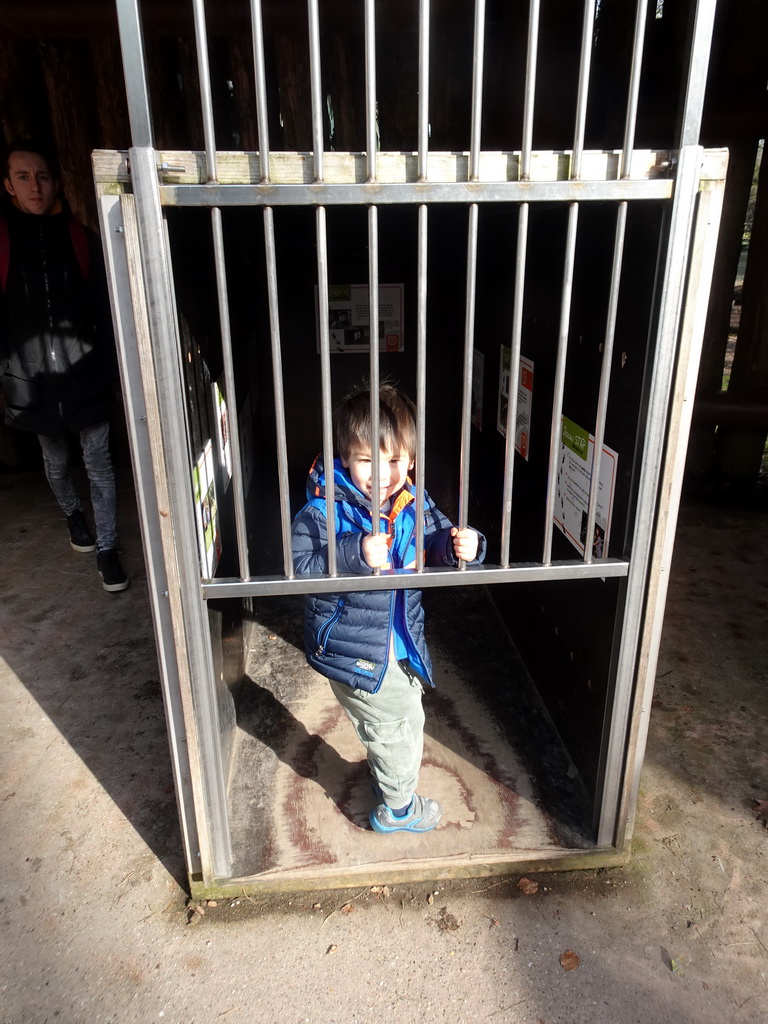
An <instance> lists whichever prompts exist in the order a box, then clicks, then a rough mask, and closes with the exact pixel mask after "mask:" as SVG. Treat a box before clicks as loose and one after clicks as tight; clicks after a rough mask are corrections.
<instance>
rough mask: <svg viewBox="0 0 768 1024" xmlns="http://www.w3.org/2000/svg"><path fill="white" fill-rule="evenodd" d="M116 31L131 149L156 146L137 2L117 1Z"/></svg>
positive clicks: (136, 0)
mask: <svg viewBox="0 0 768 1024" xmlns="http://www.w3.org/2000/svg"><path fill="white" fill-rule="evenodd" d="M117 27H118V31H119V33H120V50H121V52H122V55H123V74H124V76H125V95H126V100H127V101H128V120H129V122H130V125H131V140H132V142H133V145H134V146H139V147H142V148H144V147H150V148H153V147H154V145H155V140H154V134H153V132H152V113H151V111H150V106H149V88H148V86H147V72H146V67H147V63H146V59H145V57H144V36H143V33H142V30H141V11H140V9H139V0H117Z"/></svg>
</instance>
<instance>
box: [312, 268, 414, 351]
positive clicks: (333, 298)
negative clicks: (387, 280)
mask: <svg viewBox="0 0 768 1024" xmlns="http://www.w3.org/2000/svg"><path fill="white" fill-rule="evenodd" d="M318 302H319V300H318V289H317V285H315V316H316V323H317V351H318V352H319V351H320V318H319V309H318ZM370 322H371V313H370V308H369V296H368V285H367V284H332V285H329V287H328V328H329V332H330V347H331V352H368V351H369V349H370V342H371V328H370ZM403 347H404V346H403V285H401V284H380V285H379V351H380V352H402V351H403Z"/></svg>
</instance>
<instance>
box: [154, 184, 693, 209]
mask: <svg viewBox="0 0 768 1024" xmlns="http://www.w3.org/2000/svg"><path fill="white" fill-rule="evenodd" d="M673 185H674V183H673V182H672V181H670V180H667V179H657V180H654V181H628V180H626V181H497V182H490V181H489V182H479V181H452V182H433V181H430V182H413V183H411V182H408V183H404V184H379V183H374V182H365V183H364V184H355V185H339V184H332V185H328V184H321V183H317V184H312V185H272V184H262V185H219V184H217V183H215V182H212V183H210V184H207V185H161V186H160V202H161V203H162V205H163V206H203V207H209V206H219V207H223V206H257V207H258V206H355V205H363V206H374V205H375V206H385V205H395V204H402V205H410V204H414V203H415V204H422V203H535V202H589V201H603V202H610V201H614V202H622V201H625V200H635V199H646V200H647V199H669V198H670V196H671V195H672V189H673Z"/></svg>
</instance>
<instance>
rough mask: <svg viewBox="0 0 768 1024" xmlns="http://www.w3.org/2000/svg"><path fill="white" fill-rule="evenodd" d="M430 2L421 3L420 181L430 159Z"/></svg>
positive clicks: (425, 172)
mask: <svg viewBox="0 0 768 1024" xmlns="http://www.w3.org/2000/svg"><path fill="white" fill-rule="evenodd" d="M429 4H430V0H420V3H419V181H426V180H427V176H428V166H427V164H428V160H429V14H430V11H429Z"/></svg>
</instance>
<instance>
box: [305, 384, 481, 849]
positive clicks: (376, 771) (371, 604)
mask: <svg viewBox="0 0 768 1024" xmlns="http://www.w3.org/2000/svg"><path fill="white" fill-rule="evenodd" d="M379 407H380V414H379V428H380V429H379V448H380V452H379V460H380V469H379V496H378V498H379V501H378V504H379V506H380V511H381V519H380V523H381V526H380V530H381V532H380V533H379V535H378V536H376V537H374V536H373V535H372V534H371V521H372V518H371V517H372V501H371V456H372V453H371V418H370V392H369V390H368V389H367V388H366V389H360V390H357V391H355V392H353V393H352V394H351V395H349V396H348V397H347V398H346V399H344V401H343V402H342V403H341V406H340V407H339V410H338V417H337V426H336V447H337V451H338V457H337V458H336V459H334V466H333V471H334V482H335V488H336V490H335V507H336V515H335V519H336V522H335V523H334V525H333V527H332V532H333V534H334V535H335V544H336V557H337V568H338V571H339V572H340V573H364V574H370V573H371V572H372V570H374V569H389V568H393V569H401V568H415V557H416V536H415V533H416V521H415V519H416V515H415V513H416V502H415V488H414V487H413V485H412V484H411V482H410V480H409V479H408V472H409V470H411V469H413V463H414V456H415V452H416V420H415V409H414V406H413V403H412V402H411V400H410V399H409V398H407V397H406V396H405V395H402V394H400V392H398V391H397V390H396V389H395V388H394V387H393V386H391V385H389V384H384V385H382V386H381V388H380V391H379ZM307 497H308V499H309V501H308V503H307V504H306V505H305V506H304V508H303V509H302V510H301V511H300V512H299V514H298V515H297V516H296V519H295V520H294V523H293V545H292V546H293V558H294V567H295V570H296V572H297V573H310V572H327V571H328V532H329V531H328V524H327V522H326V504H325V471H324V468H323V464H322V456H318V458H317V459H316V460H315V463H314V465H313V466H312V469H311V470H310V474H309V480H308V483H307ZM419 525H420V527H421V528H422V529H423V530H424V559H425V562H426V564H427V565H429V566H454V565H456V564H457V561H458V559H460V558H461V559H464V560H465V561H466V562H474V561H481V560H482V558H483V557H484V556H485V538H483V537H482V536H481V535H480V534H478V533H476V532H475V531H474V530H471V529H469V528H467V529H463V530H459V529H457V528H456V527H455V526H452V524H451V523H450V522H449V520H448V519H446V517H445V516H444V515H443V514H442V513H441V512H440V511H439V510H438V509H437V508H436V507H435V505H434V504H433V502H432V501H431V500H430V498H429V496H428V495H426V494H425V495H424V523H423V524H419ZM304 642H305V646H306V652H307V661H308V662H309V664H310V665H311V666H312V667H313V668H314V669H316V670H317V671H318V672H320V673H321V674H322V675H324V676H326V677H327V678H328V680H329V682H330V685H331V689H332V690H333V692H334V695H335V696H336V698H337V700H338V701H339V703H340V704H341V706H342V707H343V708H344V711H345V712H346V714H347V717H348V718H349V720H350V721H351V722H352V725H353V726H354V727H355V731H356V732H357V735H358V738H359V739H360V741H361V742H362V744H363V746H364V747H365V748H366V750H367V752H368V764H369V767H370V769H371V772H372V774H373V777H374V791H375V792H376V795H377V797H378V798H379V803H378V805H377V806H376V807H375V808H374V809H373V810H372V811H371V814H370V823H371V827H372V828H373V829H374V830H375V831H376V832H429V831H430V830H431V829H433V828H434V827H435V826H436V825H437V823H438V822H439V821H440V816H441V813H442V811H441V808H440V804H439V803H438V802H437V801H436V800H431V799H428V798H426V797H423V796H419V795H418V794H417V793H416V783H417V781H418V775H419V767H420V765H421V755H422V749H423V740H424V711H423V708H422V706H421V698H422V694H423V692H424V691H423V685H424V683H427V684H428V685H430V686H434V683H433V682H432V678H431V672H432V666H431V662H430V657H429V652H428V651H427V646H426V642H425V639H424V610H423V608H422V604H421V592H420V591H418V590H376V591H361V592H350V593H346V594H309V595H308V596H307V598H306V605H305V616H304Z"/></svg>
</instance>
